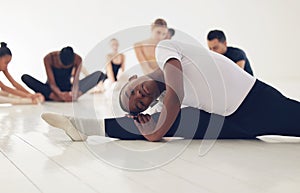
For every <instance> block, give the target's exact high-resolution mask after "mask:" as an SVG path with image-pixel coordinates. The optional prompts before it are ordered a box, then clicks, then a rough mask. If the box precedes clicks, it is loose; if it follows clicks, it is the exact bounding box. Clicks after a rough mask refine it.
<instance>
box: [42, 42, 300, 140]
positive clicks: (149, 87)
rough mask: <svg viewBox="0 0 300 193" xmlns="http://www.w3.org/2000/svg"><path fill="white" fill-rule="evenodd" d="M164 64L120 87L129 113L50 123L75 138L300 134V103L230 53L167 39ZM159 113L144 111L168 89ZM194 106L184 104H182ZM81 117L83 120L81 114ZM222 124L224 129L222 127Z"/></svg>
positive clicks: (53, 118)
mask: <svg viewBox="0 0 300 193" xmlns="http://www.w3.org/2000/svg"><path fill="white" fill-rule="evenodd" d="M156 59H157V63H158V65H159V69H158V70H156V71H155V72H153V73H151V74H148V75H146V76H142V77H139V78H137V77H133V78H131V79H130V81H129V82H128V83H126V84H125V86H124V87H123V88H122V90H121V91H120V105H121V107H122V109H123V110H124V111H126V112H128V113H130V114H131V116H129V117H122V118H116V119H105V120H104V122H105V125H104V126H105V131H104V130H103V128H100V126H99V125H97V124H95V121H97V120H94V121H92V120H82V121H81V123H82V124H75V122H76V121H75V118H73V117H66V116H62V115H57V114H51V113H45V114H43V115H42V118H43V119H44V120H45V121H47V122H48V123H49V124H50V125H52V126H55V127H58V128H61V129H64V130H65V131H66V133H67V134H68V135H69V136H70V137H71V138H72V139H73V140H85V139H86V137H87V136H89V135H95V134H96V135H104V134H105V135H106V136H109V137H114V138H120V139H147V140H149V141H159V140H161V139H162V138H163V137H171V136H175V137H184V138H192V139H203V138H205V139H212V138H219V139H255V138H256V136H259V135H287V136H300V121H299V120H300V103H299V102H298V101H295V100H292V99H289V98H287V97H285V96H283V95H282V94H281V93H280V92H279V91H278V90H276V89H275V88H273V87H271V86H269V85H267V84H265V83H264V82H262V81H260V80H258V79H256V78H255V77H253V76H251V75H249V74H248V73H246V72H245V71H244V70H242V69H241V68H239V67H238V66H237V65H236V64H235V63H234V62H232V61H231V60H229V59H228V58H226V57H224V56H222V55H220V54H218V53H215V52H212V51H209V50H207V49H205V48H203V47H201V46H194V45H189V44H185V43H181V42H177V41H170V40H165V41H162V42H161V43H160V44H159V45H158V46H157V48H156ZM164 90H165V91H166V93H165V98H164V101H163V104H164V105H163V108H162V111H161V112H160V113H156V114H153V115H148V114H142V112H143V111H145V110H146V109H147V108H148V107H149V105H150V104H151V103H152V102H153V101H154V100H155V99H156V98H157V97H159V95H160V94H161V93H162V92H163V91H164ZM182 104H184V105H186V106H189V107H187V108H183V109H181V105H182ZM78 120H79V119H78ZM218 128H219V129H218Z"/></svg>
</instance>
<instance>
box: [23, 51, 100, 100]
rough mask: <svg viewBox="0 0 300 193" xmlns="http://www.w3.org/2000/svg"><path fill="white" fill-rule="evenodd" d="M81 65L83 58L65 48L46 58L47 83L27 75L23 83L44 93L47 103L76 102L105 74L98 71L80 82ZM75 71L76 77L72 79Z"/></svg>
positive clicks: (24, 76)
mask: <svg viewBox="0 0 300 193" xmlns="http://www.w3.org/2000/svg"><path fill="white" fill-rule="evenodd" d="M81 63H82V59H81V57H80V56H79V55H78V54H76V53H74V51H73V48H71V47H65V48H63V49H62V50H61V51H54V52H51V53H49V54H47V55H46V56H45V58H44V64H45V69H46V73H47V82H46V83H42V82H40V81H38V80H36V79H35V78H33V77H31V76H30V75H27V74H25V75H23V76H22V81H23V82H24V83H25V84H26V85H27V86H28V87H29V88H31V89H32V90H34V91H35V92H40V93H42V94H43V95H44V97H45V98H46V100H47V101H59V102H71V101H76V100H77V99H78V97H80V96H81V95H82V94H84V93H86V92H87V91H88V90H90V89H91V88H93V87H94V86H96V85H97V83H98V82H99V81H100V80H101V79H103V78H104V75H103V73H102V72H100V71H97V72H94V73H92V74H90V75H88V76H86V77H85V78H84V79H82V80H79V74H80V70H81V66H82V64H81ZM73 69H74V71H75V73H74V74H75V76H74V77H72V70H73ZM71 80H73V81H71ZM72 82H73V83H72Z"/></svg>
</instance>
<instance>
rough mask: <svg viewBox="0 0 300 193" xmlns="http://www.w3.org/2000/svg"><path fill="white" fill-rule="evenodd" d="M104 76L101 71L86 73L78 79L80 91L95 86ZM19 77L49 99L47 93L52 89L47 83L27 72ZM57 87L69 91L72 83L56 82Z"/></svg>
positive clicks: (83, 91)
mask: <svg viewBox="0 0 300 193" xmlns="http://www.w3.org/2000/svg"><path fill="white" fill-rule="evenodd" d="M104 76H105V75H104V74H103V73H102V72H101V71H96V72H94V73H92V74H90V75H88V76H87V77H85V78H83V79H82V80H80V81H79V90H80V91H81V92H82V93H86V92H87V91H88V90H90V89H91V88H93V87H94V86H96V85H97V84H98V83H99V82H100V81H101V80H102V79H103V78H104ZM21 79H22V81H23V82H24V83H25V84H26V85H27V86H28V87H29V88H31V89H32V90H33V91H35V92H38V93H41V94H42V95H44V97H45V99H46V100H47V101H50V100H51V99H50V98H49V95H50V94H51V92H52V90H51V88H50V85H49V84H48V83H42V82H40V81H38V80H37V79H35V78H33V77H32V76H30V75H27V74H24V75H23V76H22V78H21ZM59 85H67V86H59ZM58 87H59V89H60V90H61V91H71V89H72V85H71V84H70V83H65V84H58Z"/></svg>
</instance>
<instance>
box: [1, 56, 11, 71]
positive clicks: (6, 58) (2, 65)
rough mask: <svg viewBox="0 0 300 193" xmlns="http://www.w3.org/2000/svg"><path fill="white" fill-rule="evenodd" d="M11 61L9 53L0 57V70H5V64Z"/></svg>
mask: <svg viewBox="0 0 300 193" xmlns="http://www.w3.org/2000/svg"><path fill="white" fill-rule="evenodd" d="M10 61H11V56H10V55H5V56H2V57H0V71H4V70H7V65H8V63H9V62H10Z"/></svg>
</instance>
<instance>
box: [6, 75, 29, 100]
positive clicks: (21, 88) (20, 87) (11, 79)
mask: <svg viewBox="0 0 300 193" xmlns="http://www.w3.org/2000/svg"><path fill="white" fill-rule="evenodd" d="M3 73H4V75H5V76H6V78H7V80H8V81H9V82H10V83H11V84H12V85H13V86H14V87H15V88H16V90H19V91H22V92H24V93H25V94H30V92H28V91H27V90H26V89H25V88H24V87H23V86H22V85H20V84H19V83H18V82H17V81H15V79H14V78H13V77H12V76H11V74H10V73H9V72H8V70H4V71H3Z"/></svg>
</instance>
